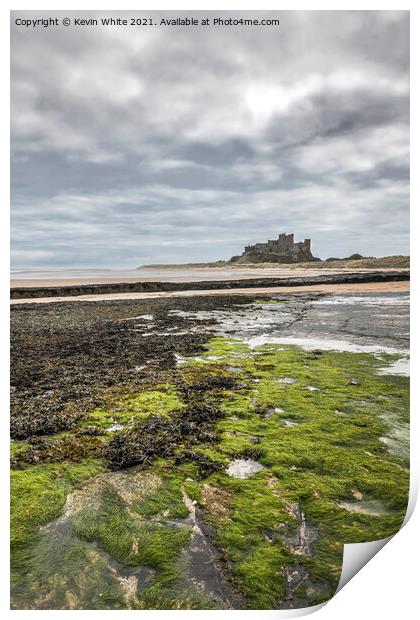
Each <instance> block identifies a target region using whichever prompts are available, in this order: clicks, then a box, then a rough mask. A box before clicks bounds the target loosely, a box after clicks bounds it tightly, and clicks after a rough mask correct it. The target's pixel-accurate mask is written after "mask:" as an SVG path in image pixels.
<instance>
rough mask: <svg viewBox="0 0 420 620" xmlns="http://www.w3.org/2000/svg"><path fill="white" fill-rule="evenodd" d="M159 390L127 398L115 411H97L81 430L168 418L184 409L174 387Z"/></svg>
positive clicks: (162, 387) (91, 414) (160, 387)
mask: <svg viewBox="0 0 420 620" xmlns="http://www.w3.org/2000/svg"><path fill="white" fill-rule="evenodd" d="M157 388H158V389H153V390H144V391H143V392H141V393H140V394H137V395H136V396H134V397H130V398H126V399H125V400H123V401H122V402H120V403H119V404H118V406H117V407H116V409H115V411H108V410H105V409H95V410H94V411H92V412H91V413H90V414H89V416H88V417H87V419H86V420H85V421H84V422H83V424H82V425H81V428H86V427H89V426H93V427H95V428H100V429H107V428H109V427H111V426H112V425H113V424H115V423H118V424H122V425H126V424H133V423H135V422H138V421H141V420H145V419H147V418H148V417H149V416H150V415H163V416H167V415H168V414H169V413H170V412H172V411H174V410H176V409H180V408H182V406H183V404H182V402H181V401H180V400H179V398H178V395H177V393H176V391H175V390H174V389H173V387H172V386H170V385H162V386H157Z"/></svg>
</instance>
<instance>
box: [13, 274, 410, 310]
mask: <svg viewBox="0 0 420 620" xmlns="http://www.w3.org/2000/svg"><path fill="white" fill-rule="evenodd" d="M284 277H286V276H284ZM20 282H22V281H20ZM43 284H44V282H43ZM37 286H39V281H38V284H37ZM409 290H410V282H408V281H402V282H356V283H354V284H315V285H311V286H279V287H270V288H263V287H258V288H238V289H234V290H232V289H212V290H197V291H194V290H190V291H170V292H152V293H144V292H143V293H112V294H97V295H75V296H72V297H35V298H29V299H11V300H10V303H11V304H12V305H15V304H37V303H56V302H65V301H67V302H70V301H72V302H73V301H117V300H136V299H158V298H171V297H198V296H200V297H203V296H204V297H208V296H214V295H256V296H258V297H260V296H261V295H273V294H276V293H277V294H278V293H280V294H282V293H305V292H306V293H307V292H317V293H330V294H333V293H372V292H375V293H397V292H408V291H409Z"/></svg>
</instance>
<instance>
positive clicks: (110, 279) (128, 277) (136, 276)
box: [10, 267, 408, 288]
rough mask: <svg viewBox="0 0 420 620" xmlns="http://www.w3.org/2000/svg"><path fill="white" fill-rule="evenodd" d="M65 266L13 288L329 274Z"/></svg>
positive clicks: (18, 279)
mask: <svg viewBox="0 0 420 620" xmlns="http://www.w3.org/2000/svg"><path fill="white" fill-rule="evenodd" d="M103 271H104V273H101V270H88V269H80V270H63V271H57V272H56V273H55V272H53V271H45V272H34V273H31V272H28V271H26V272H25V271H22V272H20V273H19V274H17V273H15V274H12V276H11V280H10V288H17V287H31V288H33V287H39V286H45V287H51V286H80V285H84V284H119V283H122V282H155V281H157V280H158V281H159V282H196V281H208V282H212V281H215V280H233V279H235V280H245V279H248V278H290V277H293V278H299V277H306V278H309V277H316V276H321V275H325V274H326V270H325V269H315V268H314V269H300V268H295V269H294V268H281V267H271V268H267V267H263V268H262V267H244V268H236V269H233V268H230V269H226V268H224V267H223V268H216V267H214V268H210V267H209V268H197V269H194V268H190V269H187V268H184V269H176V268H173V269H138V270H136V269H133V270H125V271H123V270H121V271H117V270H115V272H114V270H103ZM374 271H378V268H373V267H372V268H361V267H360V268H340V269H328V275H337V274H340V273H369V272H374ZM380 271H382V272H385V273H386V272H389V271H401V272H406V271H408V269H398V268H391V267H390V268H381V269H380Z"/></svg>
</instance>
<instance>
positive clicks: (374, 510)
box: [338, 499, 394, 517]
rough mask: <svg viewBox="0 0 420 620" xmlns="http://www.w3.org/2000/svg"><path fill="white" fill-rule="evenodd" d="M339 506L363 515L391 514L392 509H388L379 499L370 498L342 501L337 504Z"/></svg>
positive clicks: (378, 515) (381, 515)
mask: <svg viewBox="0 0 420 620" xmlns="http://www.w3.org/2000/svg"><path fill="white" fill-rule="evenodd" d="M338 505H339V506H341V508H344V509H345V510H348V511H349V512H357V513H359V514H363V515H370V516H371V517H383V516H386V515H393V514H394V512H393V511H392V510H388V508H387V507H386V506H385V504H384V503H383V502H381V501H380V500H379V499H371V500H368V499H367V500H364V501H360V502H358V501H342V502H339V504H338Z"/></svg>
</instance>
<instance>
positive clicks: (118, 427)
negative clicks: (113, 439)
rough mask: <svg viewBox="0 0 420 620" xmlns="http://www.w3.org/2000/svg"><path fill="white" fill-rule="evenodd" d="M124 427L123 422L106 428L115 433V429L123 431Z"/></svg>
mask: <svg viewBox="0 0 420 620" xmlns="http://www.w3.org/2000/svg"><path fill="white" fill-rule="evenodd" d="M123 428H124V426H123V425H122V424H113V425H112V426H110V427H109V428H107V429H106V430H107V431H108V433H113V432H114V431H122V429H123Z"/></svg>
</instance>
